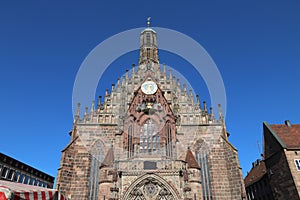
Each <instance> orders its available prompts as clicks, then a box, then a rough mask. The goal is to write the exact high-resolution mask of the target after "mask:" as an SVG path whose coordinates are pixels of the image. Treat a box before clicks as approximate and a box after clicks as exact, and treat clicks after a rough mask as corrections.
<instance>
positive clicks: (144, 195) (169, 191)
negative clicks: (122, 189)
mask: <svg viewBox="0 0 300 200" xmlns="http://www.w3.org/2000/svg"><path fill="white" fill-rule="evenodd" d="M122 200H179V196H178V192H177V191H176V189H174V187H172V186H171V185H170V184H169V183H168V182H167V181H166V180H165V179H163V178H162V177H160V176H158V175H156V174H146V175H143V176H141V177H139V178H137V179H136V180H135V181H134V182H133V183H132V184H131V185H130V186H129V188H128V190H127V192H126V193H125V194H124V196H123V197H122Z"/></svg>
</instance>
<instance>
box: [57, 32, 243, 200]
mask: <svg viewBox="0 0 300 200" xmlns="http://www.w3.org/2000/svg"><path fill="white" fill-rule="evenodd" d="M137 39H138V38H137ZM158 56H159V55H158V43H157V34H156V32H155V30H153V29H152V28H150V27H147V28H146V29H144V30H143V31H142V32H141V34H140V57H139V61H138V66H135V65H133V66H132V70H131V71H126V74H125V75H124V76H123V77H122V78H119V79H118V80H117V84H116V85H114V84H113V85H112V87H111V90H110V91H108V90H106V92H105V97H104V100H103V99H102V98H101V97H100V98H99V100H98V103H96V105H95V103H94V102H92V103H91V106H90V108H86V109H85V113H84V114H83V115H81V114H80V104H79V105H78V110H77V113H76V116H75V120H74V123H73V129H72V131H71V133H70V142H69V144H68V145H67V146H66V147H65V148H64V149H63V150H62V157H61V161H60V167H59V169H58V176H57V188H59V189H60V191H61V192H62V193H64V194H66V196H67V197H68V198H70V199H76V200H82V199H89V200H118V199H120V200H121V199H122V200H146V199H157V200H158V199H160V200H199V199H205V200H211V199H214V200H217V199H222V200H224V199H228V200H238V199H243V198H245V191H244V183H243V179H242V172H241V168H240V164H239V160H238V152H237V149H236V148H235V147H234V146H233V145H232V144H231V143H230V142H229V140H228V135H227V132H226V126H225V121H224V118H223V115H222V111H221V107H219V112H218V115H217V116H218V117H216V116H215V114H214V112H213V110H212V108H207V105H206V102H203V103H201V102H200V99H199V96H198V95H194V93H193V91H192V90H188V88H187V87H186V84H181V83H180V80H179V79H177V77H175V76H174V75H173V74H172V70H170V71H168V72H167V70H166V67H165V66H161V65H160V64H159V57H158Z"/></svg>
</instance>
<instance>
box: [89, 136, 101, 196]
mask: <svg viewBox="0 0 300 200" xmlns="http://www.w3.org/2000/svg"><path fill="white" fill-rule="evenodd" d="M91 156H92V159H91V165H90V185H89V200H98V183H99V175H100V169H99V168H100V165H101V162H102V161H103V160H104V144H103V142H102V141H101V140H98V141H96V142H95V144H94V146H93V147H92V149H91Z"/></svg>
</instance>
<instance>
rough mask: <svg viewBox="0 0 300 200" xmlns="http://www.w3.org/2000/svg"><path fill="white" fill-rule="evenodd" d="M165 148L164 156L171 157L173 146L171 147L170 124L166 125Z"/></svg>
mask: <svg viewBox="0 0 300 200" xmlns="http://www.w3.org/2000/svg"><path fill="white" fill-rule="evenodd" d="M166 130H167V146H166V155H167V156H168V157H172V152H173V146H172V130H171V126H170V123H167V129H166Z"/></svg>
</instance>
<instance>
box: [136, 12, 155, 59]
mask: <svg viewBox="0 0 300 200" xmlns="http://www.w3.org/2000/svg"><path fill="white" fill-rule="evenodd" d="M147 25H148V28H146V29H145V30H143V31H142V32H141V35H140V58H139V65H141V64H145V63H150V62H153V63H156V64H159V60H158V47H157V37H156V32H155V31H154V30H153V29H152V28H150V17H149V18H148V22H147Z"/></svg>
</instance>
